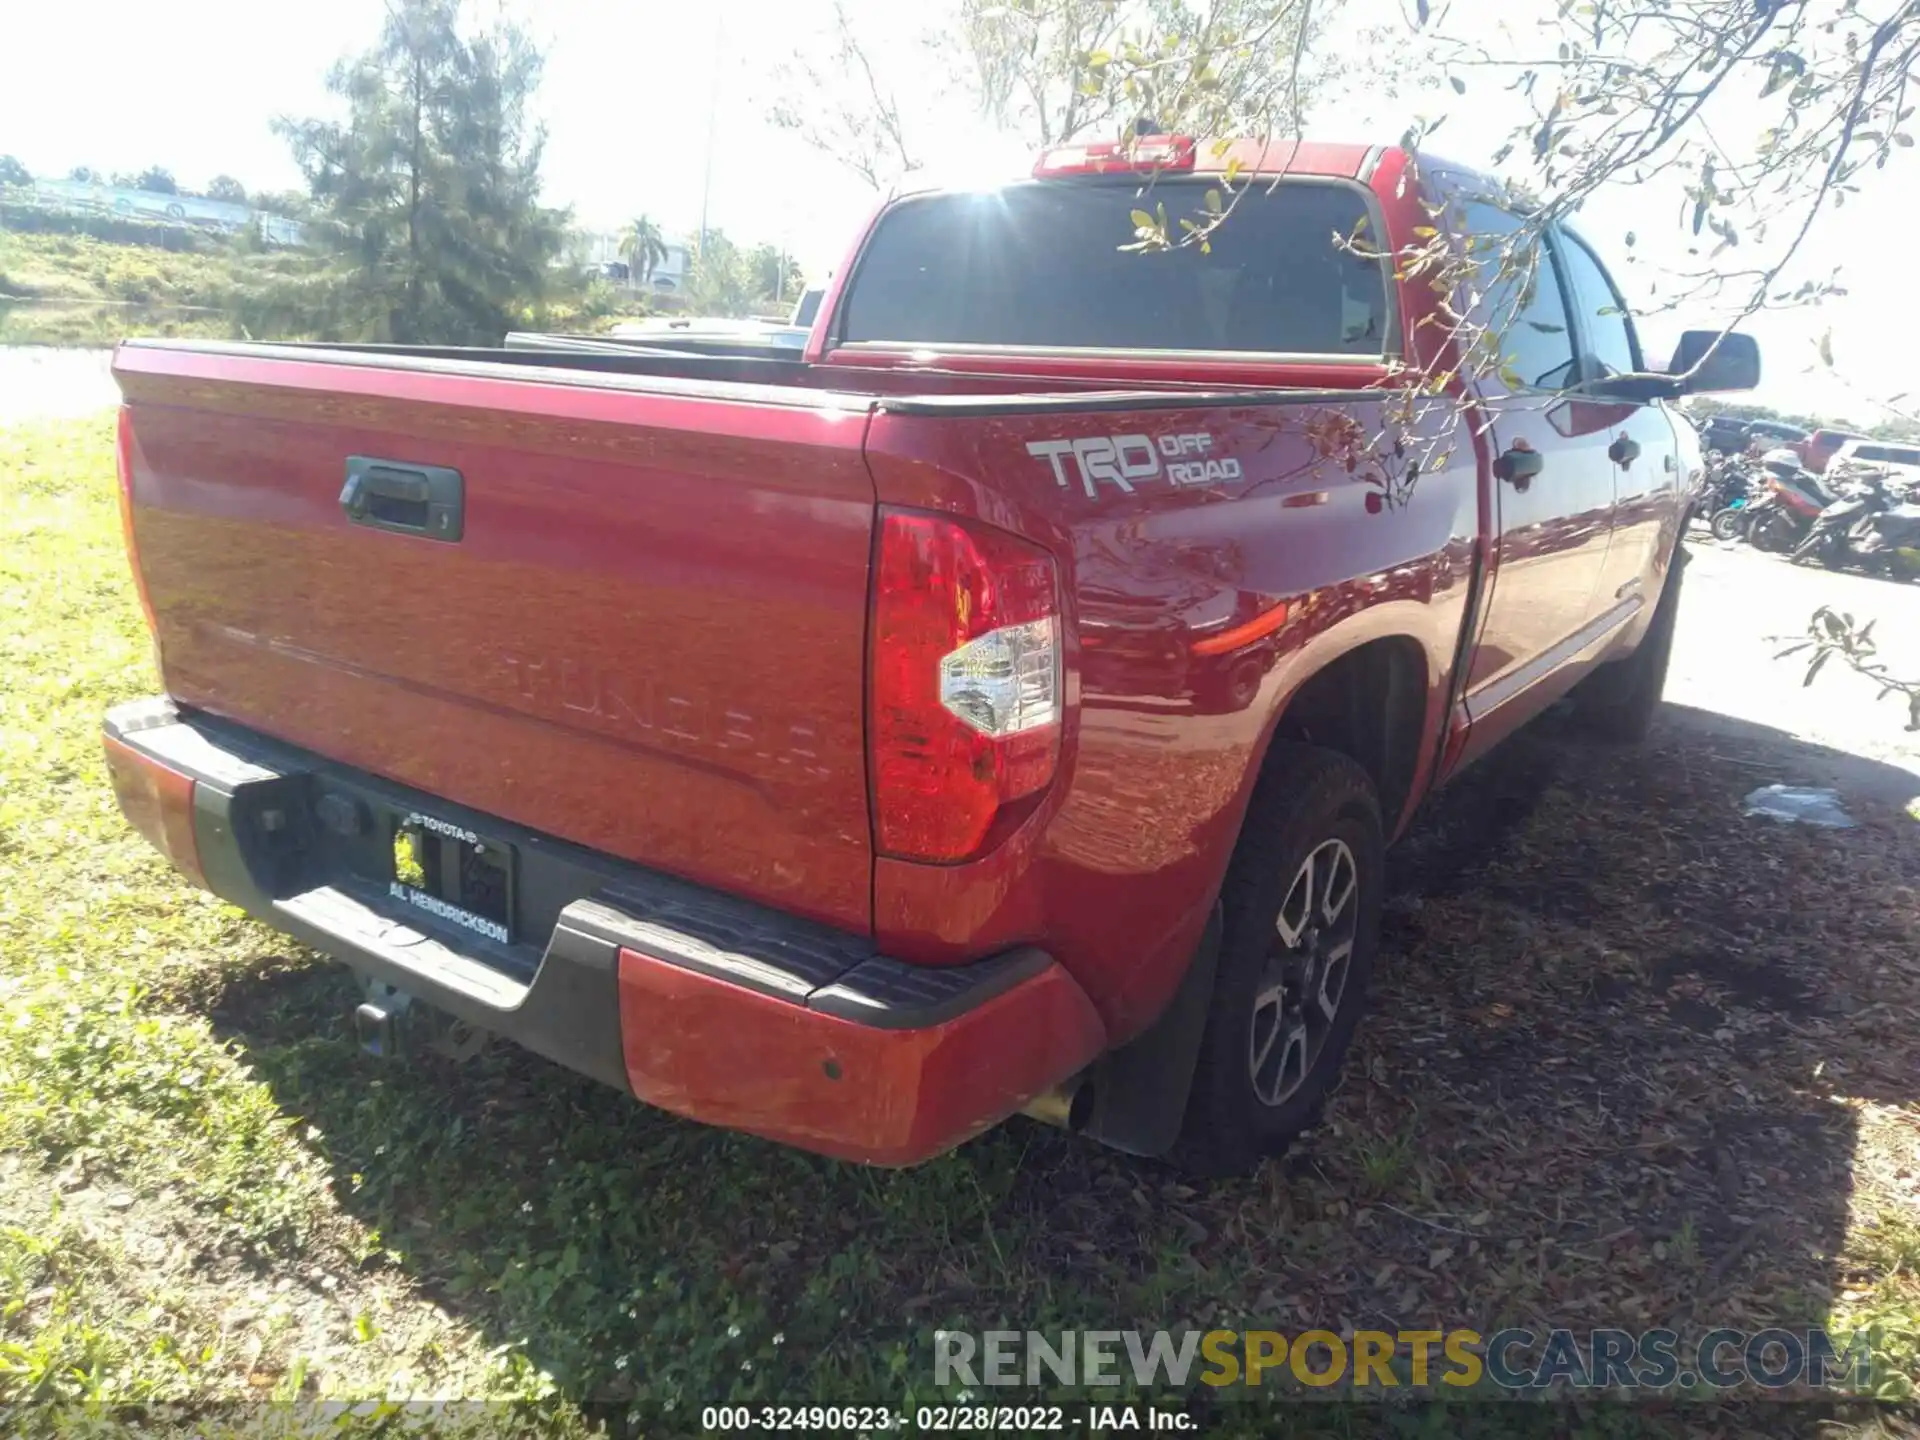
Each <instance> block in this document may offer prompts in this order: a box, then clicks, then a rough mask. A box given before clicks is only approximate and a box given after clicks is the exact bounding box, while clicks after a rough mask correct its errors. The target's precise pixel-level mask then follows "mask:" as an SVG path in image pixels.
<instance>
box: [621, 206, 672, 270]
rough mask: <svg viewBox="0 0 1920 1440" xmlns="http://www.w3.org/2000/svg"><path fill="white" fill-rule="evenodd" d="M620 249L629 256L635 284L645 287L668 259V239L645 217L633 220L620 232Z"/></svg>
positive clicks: (629, 266)
mask: <svg viewBox="0 0 1920 1440" xmlns="http://www.w3.org/2000/svg"><path fill="white" fill-rule="evenodd" d="M620 249H621V250H622V252H624V253H625V254H626V256H627V268H628V271H629V273H630V274H631V275H632V276H633V279H634V283H636V284H639V285H644V284H646V283H647V281H649V280H651V279H652V278H653V272H654V271H655V270H657V269H658V268H659V267H660V266H661V265H663V264H665V263H666V259H667V237H666V236H665V235H663V234H662V233H661V231H660V227H659V226H658V225H656V224H654V223H653V221H651V220H649V219H648V218H647V217H646V216H645V215H642V216H640V217H639V218H637V219H635V220H633V221H632V222H631V223H629V224H628V226H627V228H626V229H625V230H623V231H621V232H620Z"/></svg>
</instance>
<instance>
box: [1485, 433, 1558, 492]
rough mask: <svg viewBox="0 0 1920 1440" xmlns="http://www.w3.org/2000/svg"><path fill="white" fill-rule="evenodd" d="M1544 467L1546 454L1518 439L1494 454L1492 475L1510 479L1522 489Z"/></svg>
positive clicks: (1545, 466) (1545, 465)
mask: <svg viewBox="0 0 1920 1440" xmlns="http://www.w3.org/2000/svg"><path fill="white" fill-rule="evenodd" d="M1546 468H1547V459H1546V456H1544V455H1542V454H1541V453H1540V452H1539V451H1538V450H1536V449H1534V448H1533V447H1532V446H1531V445H1528V444H1526V443H1524V442H1522V441H1518V440H1516V441H1515V442H1514V443H1513V445H1512V446H1511V447H1510V448H1509V449H1507V450H1505V451H1503V452H1502V453H1501V454H1499V455H1497V456H1495V457H1494V461H1493V473H1494V475H1495V476H1496V477H1497V478H1499V479H1501V480H1506V481H1510V482H1511V483H1512V484H1513V485H1514V486H1516V487H1517V488H1519V489H1522V490H1524V489H1525V488H1526V487H1527V484H1528V482H1529V481H1531V480H1532V479H1533V478H1534V476H1536V475H1538V474H1539V473H1540V472H1541V471H1542V470H1544V469H1546Z"/></svg>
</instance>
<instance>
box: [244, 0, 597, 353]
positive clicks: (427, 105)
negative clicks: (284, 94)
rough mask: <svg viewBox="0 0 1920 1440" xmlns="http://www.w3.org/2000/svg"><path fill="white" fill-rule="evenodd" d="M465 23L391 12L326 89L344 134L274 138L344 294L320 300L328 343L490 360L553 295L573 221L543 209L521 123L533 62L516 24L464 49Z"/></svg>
mask: <svg viewBox="0 0 1920 1440" xmlns="http://www.w3.org/2000/svg"><path fill="white" fill-rule="evenodd" d="M460 8H461V7H460V0H393V3H392V4H391V5H390V6H389V8H388V12H387V20H386V24H385V26H384V28H383V29H382V32H381V36H380V40H379V43H378V44H376V45H375V46H374V47H373V48H372V49H371V50H369V51H368V52H367V53H366V54H364V55H362V56H361V57H359V58H358V59H357V60H351V61H345V62H342V63H341V64H340V65H338V66H336V67H335V69H334V71H333V74H332V76H331V77H330V78H329V81H328V86H329V88H330V89H331V90H332V91H333V92H334V93H335V94H336V95H338V96H340V97H341V99H342V100H344V101H345V102H346V106H347V110H348V118H347V119H346V120H345V121H342V122H335V121H324V120H305V121H292V120H282V121H279V122H277V124H278V128H279V129H280V131H281V133H282V134H284V135H285V136H286V138H287V139H288V141H289V143H290V144H291V145H292V147H293V152H294V156H295V158H296V159H297V160H298V162H299V164H300V167H301V169H302V170H303V171H304V172H305V174H306V176H307V182H308V185H309V187H310V188H311V191H312V196H313V209H314V219H313V221H312V222H310V225H311V229H312V230H313V231H314V232H315V233H316V234H317V235H318V237H319V238H320V240H321V242H322V243H323V244H324V245H325V246H326V247H327V249H328V250H329V251H330V252H331V255H332V259H333V266H332V269H333V272H334V278H335V280H336V281H337V282H339V283H337V285H335V286H334V287H332V289H331V290H330V291H326V292H319V293H324V294H325V297H326V298H325V304H324V306H323V309H324V312H325V313H324V314H322V315H318V316H315V317H314V318H315V322H316V326H317V328H320V329H321V330H322V331H323V332H325V333H332V334H338V335H341V336H344V337H362V338H369V339H382V340H392V341H396V342H400V343H403V344H424V343H452V344H493V343H497V342H498V341H499V340H500V338H501V336H502V334H503V333H504V332H505V331H506V330H508V329H510V328H512V327H513V326H514V325H515V324H516V323H519V322H520V320H521V319H522V317H523V316H524V315H525V314H526V312H527V311H528V310H529V308H530V307H534V306H537V305H538V304H540V303H541V302H542V301H543V300H544V299H545V297H546V295H547V293H548V291H549V290H550V288H551V287H552V285H553V284H554V277H553V275H552V273H551V266H552V262H553V260H554V259H555V258H556V257H557V256H558V255H559V254H560V252H561V249H562V247H563V245H564V243H565V235H566V216H565V214H564V213H563V212H560V211H556V210H552V209H548V208H546V207H543V206H542V205H541V204H540V198H539V196H540V157H541V148H542V143H543V139H544V136H543V132H542V131H541V130H540V128H539V127H538V126H537V125H535V124H534V123H533V122H532V121H531V120H530V119H529V118H528V116H527V106H528V101H529V100H530V98H531V97H532V95H533V93H534V90H535V88H536V86H537V85H538V82H539V77H540V69H541V56H540V52H539V51H538V50H537V49H536V48H535V46H534V45H533V43H532V41H531V40H530V39H529V38H528V37H527V35H526V33H525V32H524V31H523V30H521V29H519V28H518V27H516V26H514V25H511V24H504V23H503V24H499V25H496V26H495V27H493V28H491V29H487V30H483V31H480V32H478V33H475V34H473V35H472V36H471V37H470V38H469V37H467V36H465V35H463V34H462V31H461V26H460V18H461V16H460ZM310 289H311V287H310Z"/></svg>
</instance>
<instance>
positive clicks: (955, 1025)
mask: <svg viewBox="0 0 1920 1440" xmlns="http://www.w3.org/2000/svg"><path fill="white" fill-rule="evenodd" d="M620 1033H621V1043H622V1048H623V1049H624V1051H625V1054H626V1061H627V1076H628V1079H629V1080H630V1082H631V1083H632V1085H633V1093H634V1094H636V1095H638V1096H639V1097H640V1098H641V1099H642V1100H645V1101H647V1102H648V1103H649V1104H653V1105H658V1106H660V1107H661V1108H662V1109H664V1110H671V1111H673V1112H674V1113H675V1114H679V1115H686V1116H689V1117H691V1118H693V1119H696V1120H702V1121H705V1122H706V1123H708V1124H710V1125H724V1126H727V1127H728V1128H730V1129H734V1130H745V1131H747V1132H749V1133H751V1134H754V1135H762V1136H765V1137H766V1138H767V1139H769V1140H778V1141H781V1142H783V1143H785V1144H789V1145H798V1146H801V1147H802V1148H804V1149H807V1150H814V1151H818V1152H819V1153H820V1154H823V1155H833V1156H836V1157H838V1158H840V1159H843V1160H862V1161H866V1162H868V1163H871V1164H875V1165H911V1164H913V1163H915V1162H916V1161H920V1160H925V1159H928V1158H930V1157H932V1156H934V1155H938V1154H940V1153H941V1152H942V1151H944V1150H950V1149H952V1148H953V1147H954V1146H955V1145H958V1144H960V1143H961V1142H962V1141H965V1140H970V1139H972V1138H973V1137H974V1136H975V1135H978V1134H980V1133H981V1132H982V1131H983V1130H986V1129H988V1128H990V1127H991V1126H993V1125H996V1124H998V1123H999V1122H1000V1121H1002V1120H1004V1119H1006V1118H1007V1116H1009V1115H1011V1114H1013V1113H1014V1112H1015V1111H1017V1110H1019V1109H1020V1108H1021V1107H1022V1106H1024V1105H1026V1104H1027V1103H1028V1102H1029V1101H1030V1100H1032V1099H1033V1098H1034V1097H1036V1096H1038V1095H1040V1094H1041V1093H1043V1092H1044V1091H1046V1090H1048V1089H1050V1088H1051V1087H1053V1086H1054V1085H1057V1084H1058V1083H1060V1082H1061V1081H1063V1080H1065V1079H1067V1078H1068V1077H1069V1076H1071V1075H1073V1074H1074V1073H1076V1072H1077V1071H1079V1070H1080V1069H1081V1068H1082V1067H1083V1066H1085V1065H1086V1064H1087V1063H1088V1062H1090V1061H1091V1060H1092V1059H1093V1058H1094V1057H1095V1056H1096V1055H1098V1054H1099V1053H1100V1051H1101V1050H1102V1049H1104V1048H1105V1044H1106V1031H1105V1028H1104V1027H1103V1026H1102V1025H1101V1023H1100V1017H1099V1016H1098V1015H1096V1014H1095V1013H1094V1010H1093V1007H1092V1005H1090V1004H1089V1003H1088V1001H1087V997H1086V996H1085V995H1084V994H1083V993H1081V991H1080V989H1079V987H1078V986H1077V985H1075V984H1074V983H1073V981H1072V980H1071V979H1069V978H1068V977H1067V974H1066V972H1065V971H1064V970H1062V969H1060V967H1059V966H1057V965H1056V966H1051V967H1049V968H1048V969H1046V970H1044V971H1042V972H1041V973H1040V974H1038V975H1036V976H1034V977H1032V978H1031V979H1028V980H1024V981H1022V982H1021V983H1020V984H1018V985H1016V986H1014V987H1013V988H1012V989H1011V990H1007V991H1003V992H1002V993H1001V994H999V995H996V996H995V997H993V998H992V999H991V1000H989V1001H987V1002H986V1003H985V1004H984V1005H981V1006H980V1007H978V1008H977V1009H974V1010H970V1011H967V1012H966V1013H964V1014H962V1015H960V1016H959V1017H958V1018H956V1019H954V1020H950V1021H948V1022H947V1023H946V1024H944V1025H935V1026H929V1027H927V1028H925V1029H919V1030H880V1029H876V1028H874V1027H872V1026H869V1025H856V1024H853V1023H851V1022H849V1021H846V1020H841V1019H838V1018H836V1017H834V1016H831V1015H822V1014H820V1013H818V1012H817V1011H813V1010H808V1009H805V1008H803V1007H801V1006H798V1005H794V1004H792V1003H790V1002H788V1001H784V1000H775V999H772V998H771V997H769V996H766V995H761V994H759V993H757V992H756V991H752V990H746V989H742V988H741V987H739V986H737V985H730V984H728V983H727V982H725V981H724V980H715V979H713V978H711V977H709V976H706V975H700V974H696V973H694V972H693V971H691V970H686V969H683V968H681V967H680V966H678V965H673V964H669V963H667V962H665V961H662V960H657V959H654V958H653V957H651V956H648V955H644V954H642V953H640V952H639V951H637V950H630V949H622V950H621V952H620Z"/></svg>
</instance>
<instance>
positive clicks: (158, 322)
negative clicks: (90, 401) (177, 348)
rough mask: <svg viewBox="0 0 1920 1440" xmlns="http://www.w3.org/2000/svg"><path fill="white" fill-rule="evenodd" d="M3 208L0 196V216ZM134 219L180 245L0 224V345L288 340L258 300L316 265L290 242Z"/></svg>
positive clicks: (120, 224)
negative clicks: (233, 237)
mask: <svg viewBox="0 0 1920 1440" xmlns="http://www.w3.org/2000/svg"><path fill="white" fill-rule="evenodd" d="M6 218H7V207H6V206H5V205H4V204H0V221H4V220H5V219H6ZM86 218H88V219H91V220H95V221H99V222H101V225H102V226H103V227H104V228H109V229H113V230H124V229H126V228H128V227H136V228H138V229H139V230H142V231H147V232H152V233H154V234H156V235H159V236H165V237H169V239H170V240H178V239H180V238H181V237H190V238H191V239H192V241H193V242H194V243H193V244H192V245H191V246H190V247H182V248H172V247H171V246H168V247H163V246H161V245H152V244H138V245H128V244H118V243H113V242H111V241H102V240H97V239H94V238H93V237H92V236H91V235H80V234H52V233H48V234H41V233H32V232H26V231H21V230H11V229H0V297H8V299H9V300H10V301H11V303H6V302H0V343H4V344H37V345H93V346H102V345H111V344H114V343H115V342H116V341H119V340H121V339H124V338H125V337H127V336H129V335H174V336H208V337H218V338H235V339H238V338H245V337H247V336H251V337H253V338H256V339H265V338H274V339H293V338H299V336H300V334H301V332H300V331H298V330H291V329H276V328H274V326H273V325H272V324H270V323H269V318H268V316H267V314H266V309H267V305H266V302H267V298H268V297H270V296H272V295H274V294H277V293H278V292H280V291H281V290H282V289H283V288H284V287H285V286H287V285H289V284H291V283H295V282H296V281H297V280H298V279H299V278H300V277H301V276H303V275H307V274H311V273H313V272H315V271H316V270H317V269H318V268H319V267H320V263H321V262H320V260H319V259H318V257H315V256H312V255H309V254H307V253H305V252H302V251H298V250H267V249H262V250H259V251H250V250H248V249H247V248H246V247H245V246H243V245H240V244H237V243H234V242H230V241H223V240H220V239H219V238H218V237H212V236H205V235H199V234H196V233H194V232H191V231H183V230H178V229H173V230H169V229H166V228H165V227H160V226H138V225H137V222H132V221H125V220H119V221H115V220H111V219H109V218H108V217H104V216H93V217H86Z"/></svg>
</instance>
